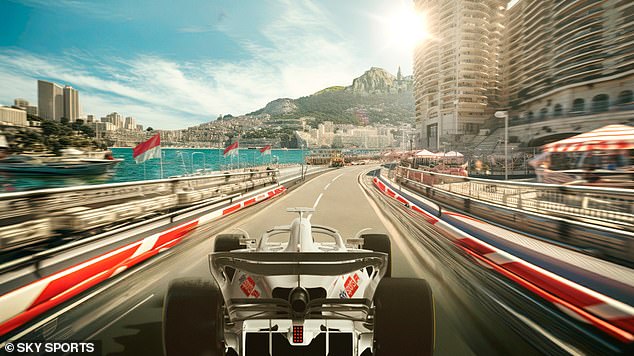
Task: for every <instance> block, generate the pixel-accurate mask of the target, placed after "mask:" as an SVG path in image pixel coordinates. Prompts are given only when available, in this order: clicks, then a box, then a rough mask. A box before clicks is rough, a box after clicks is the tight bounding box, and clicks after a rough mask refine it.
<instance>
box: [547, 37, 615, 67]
mask: <svg viewBox="0 0 634 356" xmlns="http://www.w3.org/2000/svg"><path fill="white" fill-rule="evenodd" d="M601 42H603V38H602V37H599V36H596V37H592V38H588V39H586V40H583V41H579V42H575V43H569V45H568V47H563V49H562V50H561V51H558V52H555V55H554V56H553V60H554V61H556V60H558V59H559V58H562V59H563V58H565V57H566V56H565V55H570V54H571V52H573V53H574V51H577V50H582V51H585V50H594V49H596V48H600V47H602V46H601Z"/></svg>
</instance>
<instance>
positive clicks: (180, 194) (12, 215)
mask: <svg viewBox="0 0 634 356" xmlns="http://www.w3.org/2000/svg"><path fill="white" fill-rule="evenodd" d="M278 175H279V171H277V170H264V171H263V170H260V171H253V172H237V173H219V174H213V175H206V176H196V177H183V178H172V179H163V180H155V181H141V182H128V183H114V184H100V185H92V186H81V187H70V188H59V189H45V190H38V191H30V192H21V193H6V194H0V226H1V227H0V250H2V249H8V248H15V247H20V246H25V245H28V244H32V243H37V242H40V241H42V240H45V239H48V238H51V237H53V236H54V235H55V233H56V232H61V233H62V234H64V233H69V232H70V233H77V232H81V231H88V230H93V229H97V228H100V227H103V226H108V225H112V224H116V223H120V222H122V221H132V220H134V219H136V218H139V217H147V216H150V215H153V214H157V213H160V212H165V211H170V210H174V209H179V208H183V207H186V206H190V205H193V204H196V203H200V202H203V201H206V200H209V199H213V198H217V197H220V196H223V195H229V194H233V193H241V192H246V191H249V190H252V189H255V188H258V187H262V186H265V185H267V184H273V183H275V182H277V180H278Z"/></svg>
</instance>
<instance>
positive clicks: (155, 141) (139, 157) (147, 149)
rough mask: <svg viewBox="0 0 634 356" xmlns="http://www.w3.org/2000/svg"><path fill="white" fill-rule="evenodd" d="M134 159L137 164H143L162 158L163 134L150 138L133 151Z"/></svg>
mask: <svg viewBox="0 0 634 356" xmlns="http://www.w3.org/2000/svg"><path fill="white" fill-rule="evenodd" d="M132 157H133V158H134V160H135V161H136V163H143V162H145V161H147V160H148V159H152V158H161V134H160V133H157V134H156V135H154V136H152V137H150V139H149V140H147V141H145V142H141V143H139V144H138V145H137V146H136V147H134V148H133V149H132Z"/></svg>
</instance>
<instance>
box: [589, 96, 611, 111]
mask: <svg viewBox="0 0 634 356" xmlns="http://www.w3.org/2000/svg"><path fill="white" fill-rule="evenodd" d="M609 108H610V97H609V96H608V95H607V94H599V95H597V96H595V97H594V98H592V112H593V113H598V112H605V111H608V109H609Z"/></svg>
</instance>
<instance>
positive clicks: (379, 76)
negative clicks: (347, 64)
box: [348, 67, 396, 94]
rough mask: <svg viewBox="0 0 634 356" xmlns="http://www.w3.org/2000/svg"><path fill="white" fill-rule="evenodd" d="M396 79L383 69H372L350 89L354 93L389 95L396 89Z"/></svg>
mask: <svg viewBox="0 0 634 356" xmlns="http://www.w3.org/2000/svg"><path fill="white" fill-rule="evenodd" d="M395 81H396V77H395V76H393V75H392V74H390V73H388V72H387V71H386V70H385V69H383V68H377V67H372V68H370V70H368V71H366V72H365V73H363V75H362V76H360V77H359V78H355V79H354V80H353V81H352V86H350V87H348V88H349V90H352V91H353V92H354V93H367V94H373V93H389V92H390V90H391V89H393V88H394V82H395Z"/></svg>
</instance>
